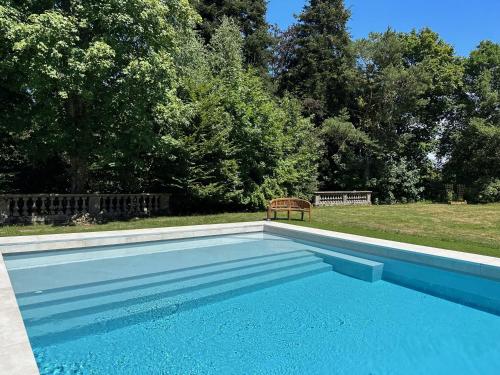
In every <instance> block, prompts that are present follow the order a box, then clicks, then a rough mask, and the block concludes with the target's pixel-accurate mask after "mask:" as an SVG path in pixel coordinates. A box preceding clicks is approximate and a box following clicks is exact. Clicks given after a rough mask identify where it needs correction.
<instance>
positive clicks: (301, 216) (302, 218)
mask: <svg viewBox="0 0 500 375" xmlns="http://www.w3.org/2000/svg"><path fill="white" fill-rule="evenodd" d="M300 220H302V221H304V211H302V212H301V213H300Z"/></svg>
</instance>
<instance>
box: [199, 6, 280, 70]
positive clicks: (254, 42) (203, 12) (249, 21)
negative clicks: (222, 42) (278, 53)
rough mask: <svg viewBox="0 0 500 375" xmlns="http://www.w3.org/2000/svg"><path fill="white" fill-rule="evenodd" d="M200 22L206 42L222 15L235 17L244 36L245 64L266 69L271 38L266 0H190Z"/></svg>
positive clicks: (222, 17) (220, 20) (218, 24)
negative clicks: (200, 19) (198, 15)
mask: <svg viewBox="0 0 500 375" xmlns="http://www.w3.org/2000/svg"><path fill="white" fill-rule="evenodd" d="M192 3H193V5H194V6H195V7H196V9H197V11H198V12H199V14H200V16H201V17H202V21H201V23H200V24H199V29H200V32H201V35H202V37H203V39H204V40H205V42H207V43H208V42H210V40H211V39H212V36H213V35H214V33H215V31H216V30H217V28H218V27H219V26H220V25H221V22H222V20H223V19H224V17H228V18H231V19H233V20H234V22H235V23H236V24H237V25H238V27H239V29H240V31H241V32H242V33H243V36H244V44H243V54H244V57H245V61H246V63H247V64H250V65H252V66H254V67H256V68H258V69H259V70H260V71H261V72H267V69H268V64H269V61H270V57H271V52H270V49H269V48H270V46H271V43H272V38H271V35H270V33H269V25H268V23H267V22H266V11H267V1H266V0H192Z"/></svg>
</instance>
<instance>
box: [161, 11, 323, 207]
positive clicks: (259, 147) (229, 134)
mask: <svg viewBox="0 0 500 375" xmlns="http://www.w3.org/2000/svg"><path fill="white" fill-rule="evenodd" d="M184 45H185V46H186V47H185V49H184V51H182V53H181V56H179V60H180V61H182V62H183V63H182V64H180V66H181V67H182V68H181V73H180V75H181V77H182V79H181V81H182V85H181V90H180V92H181V97H182V98H183V99H184V101H185V102H186V103H188V105H187V107H186V108H187V109H186V112H185V115H186V122H185V124H184V125H183V126H179V127H178V128H177V129H176V131H174V132H173V133H172V135H171V136H169V137H165V138H164V144H165V147H167V148H170V149H171V151H170V154H172V155H175V159H172V160H166V159H164V160H163V161H162V163H161V164H160V165H161V169H162V170H163V171H165V172H169V173H170V177H166V179H168V178H170V180H171V182H172V186H171V187H172V188H176V189H178V190H179V191H180V192H183V193H185V194H187V197H189V198H190V199H189V200H188V201H192V202H194V203H196V202H200V201H202V202H203V207H204V208H205V209H208V208H210V207H216V208H218V209H221V208H231V207H233V208H234V207H246V208H262V207H264V206H265V203H266V202H267V200H268V199H271V198H273V197H276V196H283V195H285V196H286V195H296V196H301V197H309V196H310V194H311V193H312V192H313V191H314V189H315V187H316V178H317V159H318V141H317V138H316V137H314V136H312V134H313V132H312V124H311V122H310V121H309V120H308V119H304V118H303V117H302V116H301V114H300V105H299V104H298V102H297V101H296V100H294V99H290V98H284V99H277V98H275V97H273V96H272V95H271V94H270V93H269V92H268V91H267V89H266V85H265V84H264V82H263V79H262V78H261V76H260V74H258V72H257V71H256V70H255V69H253V68H245V66H244V58H243V39H242V36H241V34H240V32H239V29H238V25H237V24H235V23H234V22H233V21H231V20H230V19H228V18H224V19H223V21H222V23H221V26H220V27H219V28H218V29H217V30H216V31H215V33H214V35H213V37H212V39H211V41H210V44H209V45H208V46H206V47H205V46H203V44H202V42H200V41H199V40H196V39H193V38H188V39H187V40H186V41H185V43H184ZM184 208H187V207H184Z"/></svg>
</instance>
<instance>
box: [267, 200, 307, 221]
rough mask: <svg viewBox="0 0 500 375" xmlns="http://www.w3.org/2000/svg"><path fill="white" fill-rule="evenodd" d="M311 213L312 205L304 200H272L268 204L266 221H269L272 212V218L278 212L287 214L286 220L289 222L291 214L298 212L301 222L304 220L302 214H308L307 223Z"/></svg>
mask: <svg viewBox="0 0 500 375" xmlns="http://www.w3.org/2000/svg"><path fill="white" fill-rule="evenodd" d="M311 211H312V204H311V203H310V202H308V201H306V200H303V199H298V198H278V199H273V200H272V201H271V202H269V207H268V208H267V220H270V219H271V213H273V212H274V218H275V219H276V216H277V214H278V212H287V214H288V220H290V213H291V212H300V213H301V215H302V220H304V214H305V213H306V212H307V213H308V214H309V221H311Z"/></svg>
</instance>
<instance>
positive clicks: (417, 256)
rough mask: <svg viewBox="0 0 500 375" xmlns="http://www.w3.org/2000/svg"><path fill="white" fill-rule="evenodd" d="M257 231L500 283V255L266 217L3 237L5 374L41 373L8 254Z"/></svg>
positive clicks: (1, 367) (0, 339)
mask: <svg viewBox="0 0 500 375" xmlns="http://www.w3.org/2000/svg"><path fill="white" fill-rule="evenodd" d="M256 232H266V233H270V234H274V235H281V236H288V237H293V238H294V239H297V240H300V241H310V242H315V243H318V244H322V245H325V246H332V247H338V248H342V249H347V251H352V252H355V253H357V254H360V255H363V254H365V255H366V256H367V257H369V256H374V257H383V258H389V259H392V260H395V261H403V262H410V263H416V264H419V265H423V266H428V267H434V268H439V269H444V270H447V271H453V272H460V273H465V274H468V275H471V276H475V277H481V278H488V279H492V280H495V281H500V258H494V257H488V256H483V255H476V254H468V253H462V252H458V251H452V250H443V249H438V248H432V247H426V246H418V245H411V244H407V243H400V242H394V241H387V240H380V239H374V238H369V237H362V236H357V235H350V234H344V233H337V232H331V231H326V230H320V229H311V228H305V227H299V226H295V225H290V224H283V223H275V222H264V221H262V222H246V223H232V224H214V225H197V226H186V227H170V228H158V229H142V230H124V231H113V232H95V233H75V234H56V235H42V236H21V237H3V238H0V374H12V375H17V374H22V375H31V374H38V373H39V372H38V369H37V365H36V362H35V359H34V355H33V352H32V350H31V346H30V343H29V339H28V335H27V333H26V329H25V327H24V323H23V320H22V316H21V313H20V311H19V307H18V305H17V301H16V298H15V294H14V291H13V289H12V285H11V282H10V279H9V275H8V273H7V268H6V265H5V262H4V260H3V255H9V254H22V253H32V252H44V251H50V250H62V249H80V248H86V247H96V246H107V245H120V244H132V243H141V242H150V241H165V240H174V239H186V238H195V237H208V236H216V235H228V234H241V233H256Z"/></svg>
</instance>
